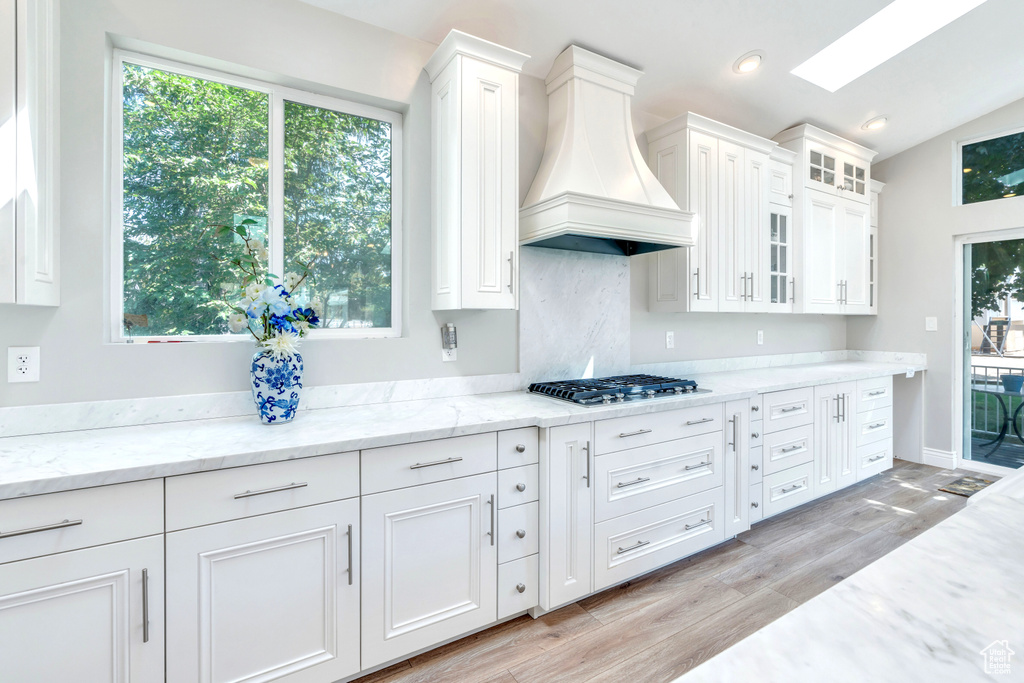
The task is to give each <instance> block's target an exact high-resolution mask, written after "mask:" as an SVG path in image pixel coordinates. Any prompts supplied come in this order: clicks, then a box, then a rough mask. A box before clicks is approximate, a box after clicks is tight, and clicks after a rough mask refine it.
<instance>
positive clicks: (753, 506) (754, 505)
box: [750, 500, 761, 508]
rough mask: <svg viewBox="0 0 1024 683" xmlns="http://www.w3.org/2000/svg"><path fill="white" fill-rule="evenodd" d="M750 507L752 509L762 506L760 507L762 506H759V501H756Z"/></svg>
mask: <svg viewBox="0 0 1024 683" xmlns="http://www.w3.org/2000/svg"><path fill="white" fill-rule="evenodd" d="M750 507H752V508H756V507H761V506H760V505H758V504H757V501H756V500H755V501H754V502H753V503H751V504H750Z"/></svg>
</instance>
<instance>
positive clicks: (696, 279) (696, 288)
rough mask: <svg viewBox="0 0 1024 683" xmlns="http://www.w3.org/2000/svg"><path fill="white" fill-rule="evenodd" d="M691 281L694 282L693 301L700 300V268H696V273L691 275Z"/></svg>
mask: <svg viewBox="0 0 1024 683" xmlns="http://www.w3.org/2000/svg"><path fill="white" fill-rule="evenodd" d="M693 281H694V287H693V298H694V299H699V298H700V267H698V268H697V272H695V273H694V274H693Z"/></svg>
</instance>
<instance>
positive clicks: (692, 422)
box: [686, 417, 715, 427]
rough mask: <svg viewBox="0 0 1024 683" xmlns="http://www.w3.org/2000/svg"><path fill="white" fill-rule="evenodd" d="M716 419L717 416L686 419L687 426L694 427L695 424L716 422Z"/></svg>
mask: <svg viewBox="0 0 1024 683" xmlns="http://www.w3.org/2000/svg"><path fill="white" fill-rule="evenodd" d="M714 421H715V418H713V417H702V418H701V419H699V420H687V421H686V426H687V427H692V426H693V425H702V424H704V423H705V422H714Z"/></svg>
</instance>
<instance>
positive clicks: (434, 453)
mask: <svg viewBox="0 0 1024 683" xmlns="http://www.w3.org/2000/svg"><path fill="white" fill-rule="evenodd" d="M360 463H361V466H362V467H361V469H362V492H363V494H367V493H377V492H380V491H390V490H392V489H400V488H405V487H407V486H418V485H419V484H430V483H433V482H435V481H444V480H446V479H455V478H457V477H468V476H470V475H473V474H482V473H484V472H493V471H494V470H495V469H497V465H498V444H497V437H496V436H495V434H494V432H491V433H489V434H473V435H472V436H457V437H455V438H452V439H439V440H437V441H422V442H420V443H409V444H402V445H401V446H386V447H384V448H372V449H370V450H366V451H362V453H361V454H360Z"/></svg>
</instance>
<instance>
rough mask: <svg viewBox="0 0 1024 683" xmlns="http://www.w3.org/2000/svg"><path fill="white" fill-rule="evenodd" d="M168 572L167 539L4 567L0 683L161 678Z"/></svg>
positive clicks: (145, 682)
mask: <svg viewBox="0 0 1024 683" xmlns="http://www.w3.org/2000/svg"><path fill="white" fill-rule="evenodd" d="M0 543H3V541H2V540H0ZM163 567H164V539H163V536H151V537H147V538H141V539H137V540H133V541H122V542H120V543H112V544H110V545H104V546H97V547H94V548H88V549H85V550H75V551H71V552H65V553H58V554H55V555H47V556H45V557H38V558H35V559H31V560H23V561H20V562H11V563H8V564H5V565H0V680H3V681H4V683H41V682H42V681H75V683H108V682H111V681H117V682H131V683H157V682H158V681H163V680H164V613H163V612H164V609H163V608H164V599H163V584H164V581H163V576H164V572H163ZM192 680H196V679H194V678H193V679H192Z"/></svg>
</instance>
